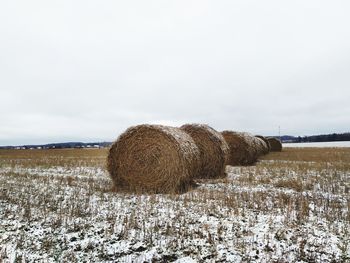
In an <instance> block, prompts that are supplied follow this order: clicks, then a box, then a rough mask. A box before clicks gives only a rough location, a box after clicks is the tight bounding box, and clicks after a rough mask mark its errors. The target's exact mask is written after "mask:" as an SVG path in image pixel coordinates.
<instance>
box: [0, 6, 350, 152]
mask: <svg viewBox="0 0 350 263" xmlns="http://www.w3.org/2000/svg"><path fill="white" fill-rule="evenodd" d="M349 14H350V1H347V0H344V1H336V0H333V1H320V0H308V1H305V0H303V1H281V0H276V1H269V0H268V1H249V0H242V1H232V0H231V1H205V0H201V1H192V0H184V1H181V0H176V1H175V0H173V1H167V0H159V1H150V0H148V1H144V0H143V1H141V0H140V1H136V0H129V1H115V0H114V1H86V0H84V1H83V0H75V1H66V0H60V1H52V0H51V1H48V0H43V1H25V0H23V1H18V0H1V1H0V99H1V101H0V145H8V144H29V143H48V142H63V141H95V140H98V141H103V140H106V141H111V140H114V139H115V138H116V137H117V136H118V135H119V134H120V133H121V132H123V131H124V130H125V129H126V128H127V127H129V126H131V125H136V124H141V123H161V124H170V125H182V124H184V123H187V122H201V123H207V124H209V125H211V126H213V127H214V128H216V129H218V130H224V129H232V130H242V131H249V132H252V133H258V134H263V135H275V134H278V126H281V133H282V134H290V135H307V134H320V133H332V132H345V131H349V130H350V129H349V127H350V102H349V100H350V15H349Z"/></svg>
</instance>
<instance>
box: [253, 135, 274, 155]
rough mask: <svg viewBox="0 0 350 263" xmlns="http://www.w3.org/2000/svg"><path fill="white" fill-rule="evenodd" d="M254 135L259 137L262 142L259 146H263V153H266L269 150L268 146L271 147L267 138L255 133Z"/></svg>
mask: <svg viewBox="0 0 350 263" xmlns="http://www.w3.org/2000/svg"><path fill="white" fill-rule="evenodd" d="M255 137H256V138H258V139H260V140H261V141H262V142H263V143H262V146H261V147H262V148H263V154H268V153H269V152H270V148H271V147H270V143H269V140H268V139H267V138H265V137H264V136H261V135H256V136H255Z"/></svg>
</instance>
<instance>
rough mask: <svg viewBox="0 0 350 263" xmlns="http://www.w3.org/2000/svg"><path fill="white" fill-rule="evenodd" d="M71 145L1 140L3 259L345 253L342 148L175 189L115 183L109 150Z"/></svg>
mask: <svg viewBox="0 0 350 263" xmlns="http://www.w3.org/2000/svg"><path fill="white" fill-rule="evenodd" d="M73 151H76V152H73ZM73 151H47V152H44V151H42V152H40V151H29V150H27V151H20V152H18V153H17V152H14V151H0V262H21V261H23V262H349V260H350V243H349V242H350V210H349V209H350V194H349V193H350V180H349V178H350V150H349V149H344V148H343V149H341V148H339V149H328V150H327V151H325V150H323V149H319V150H318V149H294V148H291V149H287V150H285V151H284V152H282V153H271V154H269V155H267V156H266V157H264V158H263V160H261V161H260V162H259V163H258V164H257V165H255V166H250V167H231V166H228V167H227V173H228V177H227V178H226V179H220V180H203V181H199V182H198V184H199V187H198V188H196V189H194V190H192V191H190V192H188V193H186V194H182V195H132V194H123V193H115V192H113V191H112V189H111V182H110V179H109V177H108V175H107V173H106V172H105V170H104V158H105V154H106V153H105V151H103V150H73ZM87 151H89V152H87Z"/></svg>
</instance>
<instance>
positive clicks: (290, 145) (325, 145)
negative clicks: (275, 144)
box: [283, 141, 350, 148]
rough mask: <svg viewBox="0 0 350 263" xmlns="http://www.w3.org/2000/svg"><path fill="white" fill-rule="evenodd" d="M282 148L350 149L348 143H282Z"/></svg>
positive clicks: (349, 143) (349, 142)
mask: <svg viewBox="0 0 350 263" xmlns="http://www.w3.org/2000/svg"><path fill="white" fill-rule="evenodd" d="M283 147H322V148H323V147H350V141H343V142H304V143H284V144H283Z"/></svg>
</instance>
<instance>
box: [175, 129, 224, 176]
mask: <svg viewBox="0 0 350 263" xmlns="http://www.w3.org/2000/svg"><path fill="white" fill-rule="evenodd" d="M180 129H181V130H183V131H185V132H186V133H188V134H189V135H190V136H191V137H192V139H193V140H194V141H195V143H196V145H197V146H198V148H199V152H200V155H199V156H200V158H199V159H200V162H199V169H198V172H197V174H196V176H195V177H196V178H218V177H223V176H225V164H226V158H227V155H228V151H229V147H228V145H227V143H226V141H225V139H224V137H223V136H222V135H221V134H220V133H219V132H218V131H216V130H214V129H213V128H212V127H210V126H208V125H205V124H185V125H183V126H181V127H180Z"/></svg>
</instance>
